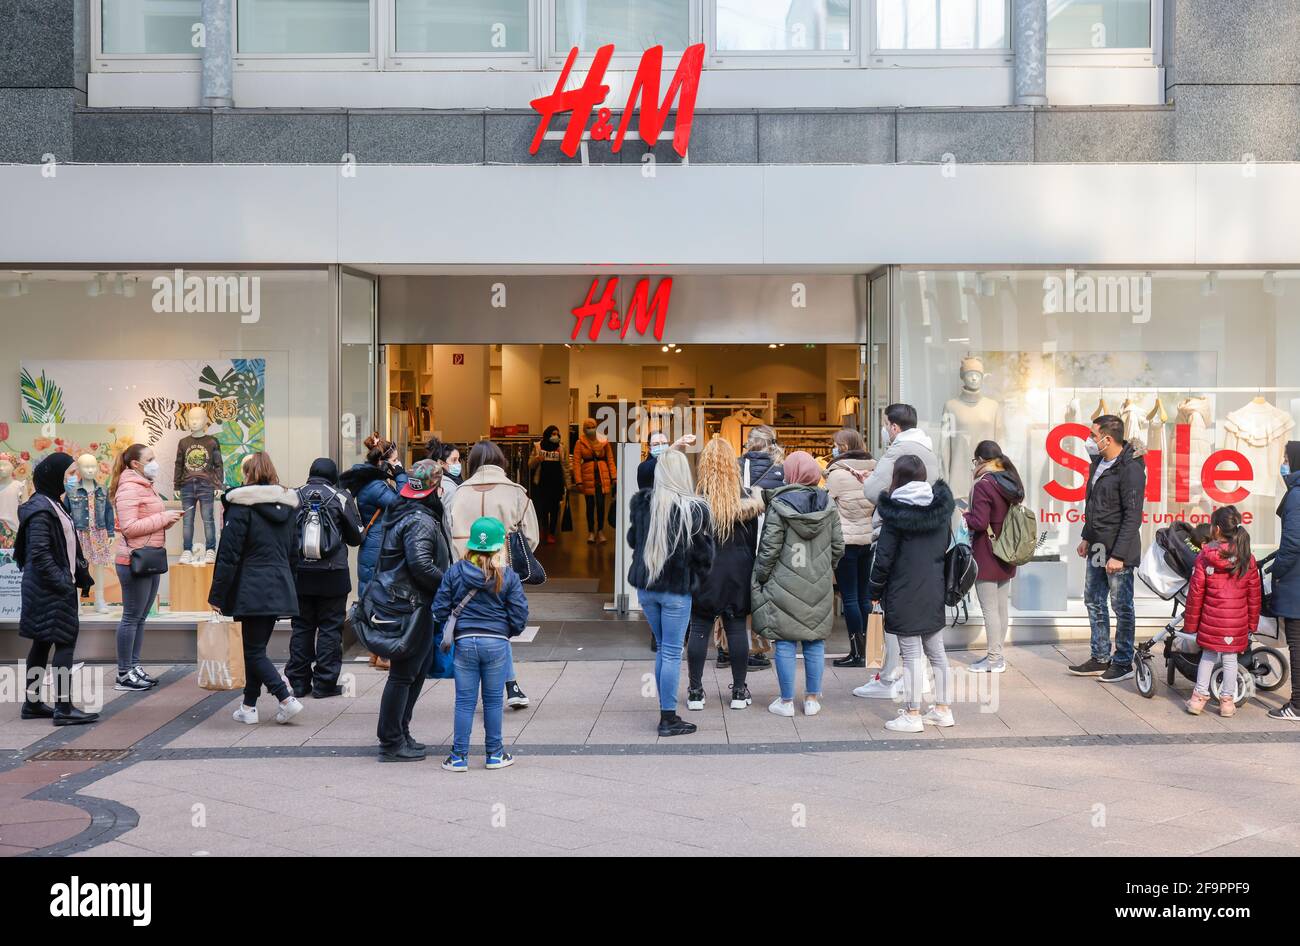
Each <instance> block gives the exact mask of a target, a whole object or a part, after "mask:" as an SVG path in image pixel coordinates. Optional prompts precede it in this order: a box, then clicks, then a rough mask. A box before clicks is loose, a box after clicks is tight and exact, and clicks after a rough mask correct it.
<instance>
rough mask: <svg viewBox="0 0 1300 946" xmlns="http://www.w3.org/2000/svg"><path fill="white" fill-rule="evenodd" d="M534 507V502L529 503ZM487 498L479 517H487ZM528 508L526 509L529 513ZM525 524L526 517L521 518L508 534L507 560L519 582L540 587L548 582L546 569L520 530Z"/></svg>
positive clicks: (482, 499) (481, 503) (483, 501)
mask: <svg viewBox="0 0 1300 946" xmlns="http://www.w3.org/2000/svg"><path fill="white" fill-rule="evenodd" d="M528 503H529V505H532V500H531V499H530V500H529V501H528ZM486 509H487V498H486V495H485V496H483V497H482V498H481V500H480V504H479V515H487V513H486V511H485V510H486ZM527 509H528V507H527V506H525V507H524V511H525V512H527ZM523 523H524V517H523V516H520V517H519V521H518V522H516V523H515V527H514V528H513V529H511V530H510V531H509V532H507V533H506V558H507V560H508V561H509V563H510V567H511V568H513V569H514V571H515V574H516V575H518V576H519V580H520V581H522V582H523V583H524V584H525V585H540V584H542V583H543V582H545V581H546V569H544V568H542V563H541V562H539V561H538V560H537V556H536V555H534V554H533V550H532V549H531V548H529V547H528V537H527V536H526V535H524V533H523V530H522V529H521V528H520V526H522V525H523Z"/></svg>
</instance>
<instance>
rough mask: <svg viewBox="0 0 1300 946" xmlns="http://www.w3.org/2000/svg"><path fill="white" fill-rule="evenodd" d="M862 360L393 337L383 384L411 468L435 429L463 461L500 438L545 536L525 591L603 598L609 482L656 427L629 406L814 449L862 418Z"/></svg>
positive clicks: (783, 351)
mask: <svg viewBox="0 0 1300 946" xmlns="http://www.w3.org/2000/svg"><path fill="white" fill-rule="evenodd" d="M860 364H861V358H860V349H859V346H857V345H843V344H838V345H837V344H830V345H827V344H794V343H789V344H781V343H770V344H743V345H742V344H737V345H720V344H700V345H692V344H681V345H678V344H648V345H578V344H573V345H563V344H517V345H509V344H499V345H489V344H465V345H458V344H436V345H434V344H394V345H388V346H386V348H385V360H384V366H385V370H384V371H383V372H382V373H381V384H383V385H385V392H384V397H383V401H384V402H385V403H386V404H387V423H388V427H387V431H388V436H389V437H390V439H392V440H393V441H394V442H395V443H397V445H398V447H399V448H400V449H401V451H402V452H403V455H404V456H405V458H406V461H407V462H408V464H409V463H412V462H414V461H415V460H418V459H421V458H423V457H424V455H425V450H426V445H427V444H428V442H429V440H430V439H431V438H434V437H437V438H438V439H439V440H441V441H442V442H443V443H450V444H455V445H456V446H457V447H458V448H459V450H460V454H461V459H462V462H463V461H464V460H465V459H467V458H468V454H469V450H470V448H471V447H472V446H473V445H474V444H475V443H476V442H478V441H479V440H482V439H491V440H492V441H493V442H495V443H496V444H497V445H498V446H499V447H500V448H501V450H502V452H503V453H504V454H505V457H506V463H507V469H506V473H507V475H509V476H510V478H511V479H513V480H515V481H516V482H518V483H522V484H524V485H526V486H527V487H528V489H529V494H530V496H531V498H532V500H533V504H534V506H535V508H536V509H537V511H538V519H539V525H540V526H541V528H542V530H543V532H544V534H545V536H546V537H545V538H544V540H543V543H542V544H541V545H540V546H539V547H538V550H537V556H538V559H539V561H540V562H541V563H542V565H543V567H544V568H545V569H546V573H547V576H548V580H547V582H546V584H544V585H541V586H538V587H537V588H536V589H530V593H531V592H532V591H538V592H543V593H570V594H575V593H576V594H592V595H600V596H602V597H603V599H605V600H609V599H610V598H611V597H612V596H613V595H614V593H615V591H616V584H617V583H616V580H615V579H616V570H617V568H616V564H615V563H616V559H617V557H618V551H617V546H618V544H619V536H620V534H621V533H620V531H619V530H620V527H621V525H622V524H621V522H620V518H621V517H620V515H619V512H620V501H619V500H620V497H619V496H618V490H619V488H620V487H619V483H620V482H621V483H622V484H623V486H622V488H623V489H624V490H627V489H635V483H636V480H635V475H634V473H635V471H634V470H624V471H623V475H622V476H621V477H620V475H619V468H620V467H621V466H624V465H633V466H634V465H635V464H636V463H639V462H641V460H643V459H644V458H645V456H646V455H647V454H646V451H647V445H646V444H645V443H644V442H641V441H643V439H644V436H645V435H646V434H648V432H649V430H650V429H653V428H654V426H656V424H655V423H651V424H648V425H645V426H644V427H643V428H642V430H641V432H640V434H639V435H638V434H635V433H634V434H629V433H628V431H627V425H626V424H625V423H620V422H619V421H618V418H620V417H622V418H626V417H627V416H628V414H629V412H630V411H633V410H634V409H640V410H641V411H644V412H647V413H650V414H654V413H655V412H662V415H661V416H664V417H665V418H666V419H667V418H673V419H678V420H679V421H680V420H681V419H685V423H686V424H687V425H688V427H689V432H692V433H695V434H696V437H697V444H696V446H697V448H698V447H702V446H703V443H704V442H705V441H706V440H708V439H709V438H712V437H715V436H716V437H725V438H726V439H727V440H729V441H730V442H731V444H732V446H733V447H735V448H736V451H737V454H738V455H740V454H742V453H743V452H744V443H745V440H746V439H747V438H748V435H749V432H750V430H751V429H752V428H753V427H754V426H756V425H758V424H769V425H771V426H773V427H774V428H775V430H776V432H777V437H778V441H779V442H780V444H781V445H782V447H783V448H784V449H785V450H786V451H787V452H789V451H792V450H806V451H807V452H809V453H811V454H813V456H815V457H818V458H820V459H825V458H828V457H829V454H830V452H831V439H832V437H833V435H834V433H835V431H836V430H839V429H840V428H841V427H844V426H846V425H847V426H853V427H857V426H858V425H859V424H860V423H861V422H862V421H861V419H862V416H863V412H862V411H861V410H860V409H859V397H860V394H861V391H862V389H863V380H862V378H861V377H860V373H859V372H860ZM643 416H644V415H643ZM587 418H592V419H595V420H597V421H598V422H600V424H601V426H600V428H599V436H598V437H597V440H596V442H595V443H594V444H592V443H590V442H589V443H586V444H582V445H580V444H579V440H580V438H581V436H582V434H581V430H582V422H583V421H584V420H585V419H587ZM665 422H668V421H667V420H665ZM552 428H554V430H553V431H552V430H551V429H552ZM547 432H553V433H556V434H558V438H559V442H560V449H559V450H558V451H556V450H549V449H547V450H545V451H544V452H543V447H542V443H541V441H542V438H543V435H544V434H545V433H547ZM679 432H681V431H680V430H675V431H674V436H675V435H676V433H679ZM606 436H609V437H611V438H612V440H613V441H614V442H613V443H610V444H608V445H607V446H606V445H604V440H605V437H606ZM629 439H630V440H632V441H633V442H632V443H631V444H629V443H627V442H626V441H628V440H629ZM620 440H622V441H625V442H623V443H620V442H619V441H620ZM557 454H558V456H557ZM575 459H576V460H577V461H578V462H576V463H575ZM623 508H625V506H624V507H623Z"/></svg>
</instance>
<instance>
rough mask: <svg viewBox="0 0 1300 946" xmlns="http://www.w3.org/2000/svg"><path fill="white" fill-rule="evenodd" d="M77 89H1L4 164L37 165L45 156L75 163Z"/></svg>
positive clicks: (0, 140)
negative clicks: (73, 131)
mask: <svg viewBox="0 0 1300 946" xmlns="http://www.w3.org/2000/svg"><path fill="white" fill-rule="evenodd" d="M80 94H81V93H79V92H77V91H76V90H74V89H3V88H0V161H6V162H9V161H12V162H17V163H19V164H37V163H39V162H40V161H41V158H42V156H43V155H46V154H53V155H54V156H55V158H56V159H57V160H58V161H71V160H72V159H73V155H74V151H73V146H72V111H73V108H75V106H76V104H77V99H78V96H79V95H80Z"/></svg>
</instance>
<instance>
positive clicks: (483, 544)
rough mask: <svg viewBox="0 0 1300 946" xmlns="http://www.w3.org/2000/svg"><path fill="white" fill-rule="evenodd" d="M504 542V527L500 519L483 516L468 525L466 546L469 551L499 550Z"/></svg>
mask: <svg viewBox="0 0 1300 946" xmlns="http://www.w3.org/2000/svg"><path fill="white" fill-rule="evenodd" d="M505 544H506V527H505V525H504V524H502V522H501V520H500V519H493V518H492V517H491V516H483V517H482V518H479V519H475V520H474V524H473V525H472V526H470V527H469V542H467V543H466V548H468V549H469V550H470V551H471V552H500V551H501V548H502V546H504V545H505Z"/></svg>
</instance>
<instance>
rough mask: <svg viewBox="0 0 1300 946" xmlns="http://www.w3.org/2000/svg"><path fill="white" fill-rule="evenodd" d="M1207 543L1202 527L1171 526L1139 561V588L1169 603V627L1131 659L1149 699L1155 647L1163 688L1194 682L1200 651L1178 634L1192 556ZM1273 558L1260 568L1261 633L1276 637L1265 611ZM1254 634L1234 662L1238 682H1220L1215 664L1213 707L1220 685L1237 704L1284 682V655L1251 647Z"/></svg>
mask: <svg viewBox="0 0 1300 946" xmlns="http://www.w3.org/2000/svg"><path fill="white" fill-rule="evenodd" d="M1208 540H1209V528H1208V527H1207V526H1196V527H1192V526H1189V525H1187V524H1186V523H1183V522H1175V523H1174V524H1173V525H1170V526H1167V527H1165V528H1163V529H1160V530H1158V531H1157V532H1156V540H1155V542H1153V543H1152V544H1151V547H1150V548H1149V549H1147V551H1146V554H1145V555H1143V556H1142V564H1141V566H1139V568H1138V577H1139V578H1140V579H1142V583H1143V584H1145V585H1146V586H1147V587H1148V588H1150V589H1151V590H1152V591H1154V592H1155V593H1156V594H1157V595H1159V596H1160V597H1161V598H1163V599H1164V600H1166V601H1173V613H1172V615H1171V616H1170V619H1169V623H1168V624H1166V625H1165V626H1164V628H1162V629H1161V630H1160V632H1159V633H1158V634H1156V636H1155V637H1153V638H1151V640H1149V641H1147V642H1146V643H1145V644H1139V645H1138V646H1137V648H1136V652H1135V654H1134V663H1133V670H1134V676H1135V678H1136V681H1137V691H1138V693H1140V694H1141V695H1142V696H1144V697H1146V698H1147V699H1150V698H1151V697H1152V696H1154V695H1155V691H1156V682H1155V673H1154V671H1153V670H1152V667H1151V658H1152V651H1153V650H1154V649H1155V647H1156V645H1158V644H1163V645H1164V658H1165V682H1166V684H1167V685H1168V686H1171V687H1172V686H1173V685H1174V680H1175V678H1176V677H1177V675H1178V674H1180V673H1181V674H1182V675H1183V676H1184V677H1186V678H1187V679H1188V680H1192V681H1195V680H1196V669H1197V666H1198V664H1200V662H1201V648H1200V646H1199V645H1198V644H1197V643H1196V635H1195V634H1188V633H1186V632H1185V631H1184V630H1183V613H1182V612H1183V609H1184V608H1185V607H1186V605H1187V587H1188V585H1189V584H1190V582H1191V579H1192V570H1193V569H1194V568H1195V566H1196V556H1197V555H1199V554H1200V552H1201V546H1202V545H1204V544H1205V543H1206V542H1207V541H1208ZM1272 564H1273V556H1272V555H1269V556H1268V557H1267V558H1265V559H1264V560H1263V561H1261V562H1260V563H1259V570H1260V579H1261V581H1262V582H1263V584H1264V600H1263V606H1262V608H1261V616H1260V629H1265V628H1266V627H1267V626H1269V625H1271V626H1272V627H1273V628H1274V635H1273V636H1274V637H1276V627H1277V624H1276V621H1275V619H1274V618H1273V617H1272V616H1271V612H1270V611H1269V608H1268V592H1269V578H1268V575H1269V572H1270V570H1271V568H1272ZM1258 636H1259V634H1258V632H1256V633H1254V634H1251V635H1250V642H1249V643H1248V644H1247V646H1246V650H1245V652H1244V653H1242V654H1241V655H1240V656H1239V657H1238V659H1237V679H1236V680H1235V681H1233V682H1232V683H1230V684H1227V683H1225V681H1224V679H1223V662H1222V660H1220V661H1219V662H1218V663H1216V664H1215V667H1214V672H1213V673H1212V674H1211V676H1210V697H1211V698H1212V699H1213V700H1214V701H1215V702H1218V700H1219V697H1220V696H1221V695H1222V694H1223V692H1224V687H1225V685H1231V686H1233V687H1234V689H1233V692H1234V693H1235V694H1236V695H1235V700H1236V702H1238V703H1241V702H1243V701H1244V700H1247V699H1249V698H1250V697H1252V696H1254V695H1255V693H1256V692H1257V691H1264V692H1268V691H1272V690H1276V689H1277V688H1278V687H1280V686H1281V685H1282V684H1283V683H1285V682H1286V679H1287V675H1288V674H1289V673H1290V665H1289V663H1288V661H1287V658H1286V655H1285V654H1283V653H1282V651H1280V650H1278V649H1277V648H1275V647H1267V646H1264V645H1263V644H1259V643H1257V642H1256V638H1257V637H1258Z"/></svg>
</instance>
